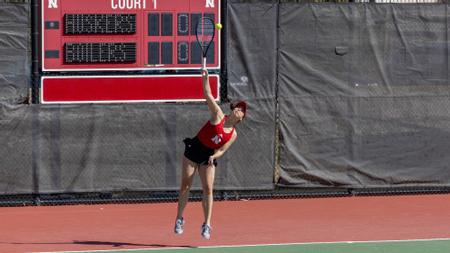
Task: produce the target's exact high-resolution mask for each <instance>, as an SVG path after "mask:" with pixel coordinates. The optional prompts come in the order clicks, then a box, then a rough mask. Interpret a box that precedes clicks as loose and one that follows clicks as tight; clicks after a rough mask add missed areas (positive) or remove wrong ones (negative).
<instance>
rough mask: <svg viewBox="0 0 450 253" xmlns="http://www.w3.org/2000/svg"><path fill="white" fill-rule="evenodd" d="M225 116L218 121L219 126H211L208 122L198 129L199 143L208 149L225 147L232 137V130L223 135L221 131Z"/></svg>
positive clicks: (223, 132)
mask: <svg viewBox="0 0 450 253" xmlns="http://www.w3.org/2000/svg"><path fill="white" fill-rule="evenodd" d="M225 119H226V116H225V117H223V119H222V120H221V121H220V123H219V124H217V125H213V124H211V122H210V121H209V120H208V122H206V124H205V125H204V126H203V127H202V129H200V131H199V132H198V134H197V137H198V139H199V140H200V142H201V143H202V144H203V145H205V146H206V147H208V148H211V149H218V148H220V147H222V146H223V145H225V143H227V142H228V141H229V140H230V139H231V136H233V132H234V128H233V129H232V130H231V131H230V132H229V133H225V131H224V130H223V124H224V123H225Z"/></svg>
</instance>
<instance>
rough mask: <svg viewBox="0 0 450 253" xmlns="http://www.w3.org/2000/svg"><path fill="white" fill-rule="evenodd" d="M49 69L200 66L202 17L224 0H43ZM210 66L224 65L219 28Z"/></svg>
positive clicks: (44, 42) (210, 14)
mask: <svg viewBox="0 0 450 253" xmlns="http://www.w3.org/2000/svg"><path fill="white" fill-rule="evenodd" d="M41 5H42V6H41V7H42V29H41V34H42V41H41V42H42V43H41V46H42V68H43V70H44V71H95V70H148V69H196V68H199V67H201V50H200V48H199V47H198V45H197V42H196V38H195V33H194V31H195V25H196V22H197V20H198V19H199V18H201V17H210V18H213V19H214V20H215V22H220V0H94V1H86V0H41ZM216 34H217V36H216V37H215V39H214V41H213V44H212V46H211V48H210V50H209V51H208V55H207V66H208V68H220V32H217V33H216Z"/></svg>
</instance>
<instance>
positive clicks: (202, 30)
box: [195, 18, 215, 69]
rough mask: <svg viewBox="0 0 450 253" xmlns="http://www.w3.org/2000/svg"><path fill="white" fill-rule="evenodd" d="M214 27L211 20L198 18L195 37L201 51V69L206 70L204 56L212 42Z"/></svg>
mask: <svg viewBox="0 0 450 253" xmlns="http://www.w3.org/2000/svg"><path fill="white" fill-rule="evenodd" d="M214 34H215V25H214V20H213V19H212V18H200V19H199V20H198V22H197V25H196V28H195V36H196V37H197V42H198V45H199V46H200V48H201V50H202V56H203V68H202V69H206V55H207V54H208V49H209V47H210V46H211V42H212V41H213V40H214Z"/></svg>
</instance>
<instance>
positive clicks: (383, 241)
mask: <svg viewBox="0 0 450 253" xmlns="http://www.w3.org/2000/svg"><path fill="white" fill-rule="evenodd" d="M449 240H450V238H429V239H406V240H376V241H336V242H298V243H274V244H248V245H221V246H199V247H193V249H214V248H244V247H264V246H284V245H288V246H289V245H314V244H351V243H388V242H430V241H449ZM177 249H191V248H189V247H167V248H146V249H110V250H83V251H42V252H41V251H39V252H30V253H86V252H111V251H115V252H116V251H117V252H127V251H144V250H152V251H164V250H177Z"/></svg>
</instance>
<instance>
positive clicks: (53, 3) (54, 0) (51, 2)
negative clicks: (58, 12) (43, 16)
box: [48, 0, 58, 9]
mask: <svg viewBox="0 0 450 253" xmlns="http://www.w3.org/2000/svg"><path fill="white" fill-rule="evenodd" d="M48 8H49V9H52V8H58V0H48Z"/></svg>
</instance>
